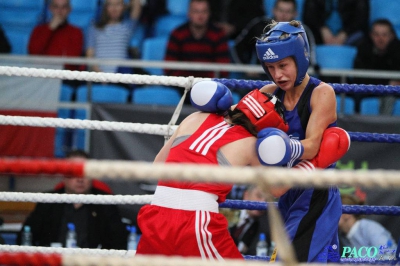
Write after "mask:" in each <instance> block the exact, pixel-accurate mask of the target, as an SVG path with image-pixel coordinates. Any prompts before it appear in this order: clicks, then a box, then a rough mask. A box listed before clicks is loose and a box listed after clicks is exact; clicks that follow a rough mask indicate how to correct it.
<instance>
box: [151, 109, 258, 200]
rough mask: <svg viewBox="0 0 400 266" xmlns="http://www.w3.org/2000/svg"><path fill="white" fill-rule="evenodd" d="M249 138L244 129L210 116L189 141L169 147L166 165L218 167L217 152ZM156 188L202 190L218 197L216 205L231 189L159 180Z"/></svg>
mask: <svg viewBox="0 0 400 266" xmlns="http://www.w3.org/2000/svg"><path fill="white" fill-rule="evenodd" d="M252 136H253V135H252V134H250V132H248V131H247V130H246V129H245V128H244V127H242V126H238V125H236V126H232V125H229V124H228V123H226V122H225V120H224V118H223V117H222V116H220V115H216V114H210V115H209V116H208V117H207V118H206V120H205V121H204V122H203V124H201V126H200V127H199V128H198V129H197V130H196V131H195V132H194V133H193V134H192V135H191V136H190V137H189V138H187V139H186V140H184V141H183V142H182V143H180V144H178V145H176V146H175V147H172V148H171V150H170V152H169V155H168V158H167V160H166V162H167V163H198V164H218V159H217V152H218V150H219V149H220V148H221V147H222V146H224V145H226V144H228V143H231V142H233V141H236V140H239V139H243V138H248V137H252ZM158 185H160V186H168V187H174V188H182V189H194V190H201V191H205V192H208V193H212V194H215V195H217V196H218V202H223V201H225V198H226V196H227V195H228V193H229V192H230V190H231V189H232V185H230V184H227V183H224V184H219V183H195V182H178V181H159V183H158Z"/></svg>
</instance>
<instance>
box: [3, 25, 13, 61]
mask: <svg viewBox="0 0 400 266" xmlns="http://www.w3.org/2000/svg"><path fill="white" fill-rule="evenodd" d="M0 53H2V54H8V53H11V45H10V42H9V41H8V39H7V36H6V35H5V33H4V30H3V28H2V27H1V26H0Z"/></svg>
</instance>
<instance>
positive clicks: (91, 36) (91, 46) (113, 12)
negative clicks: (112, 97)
mask: <svg viewBox="0 0 400 266" xmlns="http://www.w3.org/2000/svg"><path fill="white" fill-rule="evenodd" d="M140 2H141V1H140V0H130V2H129V3H130V5H129V7H125V4H124V0H106V1H105V2H104V5H103V10H102V13H101V15H100V19H99V21H98V22H97V23H95V24H94V25H92V26H91V27H90V28H89V32H88V38H87V45H86V56H87V57H89V58H93V57H94V58H100V59H111V58H112V59H127V58H129V53H128V52H129V41H130V40H131V36H132V34H134V30H135V27H136V25H137V23H138V19H139V16H140V13H141V9H142V6H141V3H140ZM126 9H130V12H129V16H128V17H127V18H125V10H126ZM91 70H92V71H96V72H110V73H116V72H120V73H131V72H132V69H131V68H126V67H117V66H109V65H95V66H92V67H91Z"/></svg>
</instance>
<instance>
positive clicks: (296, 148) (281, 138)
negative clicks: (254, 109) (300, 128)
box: [256, 127, 304, 167]
mask: <svg viewBox="0 0 400 266" xmlns="http://www.w3.org/2000/svg"><path fill="white" fill-rule="evenodd" d="M256 149H257V155H258V159H259V161H260V163H261V164H263V165H268V166H276V165H285V164H287V166H288V167H292V165H293V163H294V162H295V161H296V160H297V159H299V158H300V157H301V156H302V155H303V153H304V147H303V145H302V144H301V142H300V141H298V140H294V139H291V138H289V136H288V135H287V134H286V133H285V132H283V131H282V130H280V129H277V128H272V127H269V128H264V129H262V130H260V132H258V134H257V143H256Z"/></svg>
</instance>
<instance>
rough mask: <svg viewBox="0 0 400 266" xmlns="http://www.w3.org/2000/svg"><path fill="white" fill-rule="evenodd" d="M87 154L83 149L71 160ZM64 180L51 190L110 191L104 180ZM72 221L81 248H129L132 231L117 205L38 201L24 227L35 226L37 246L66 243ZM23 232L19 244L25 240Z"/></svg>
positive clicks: (75, 153)
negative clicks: (68, 227)
mask: <svg viewBox="0 0 400 266" xmlns="http://www.w3.org/2000/svg"><path fill="white" fill-rule="evenodd" d="M86 156H87V155H86V154H85V153H83V152H79V151H78V152H75V151H73V152H71V153H70V154H68V157H69V158H70V159H71V160H85V157H86ZM63 183H64V184H63V186H57V187H56V189H55V190H52V191H50V193H60V194H94V195H104V194H108V192H109V190H108V189H107V188H108V187H107V186H105V185H104V183H102V182H99V181H96V183H97V184H96V185H95V182H93V183H92V180H89V179H84V178H65V179H64V181H63ZM99 184H100V186H99ZM104 188H105V189H106V190H104ZM71 222H72V223H74V224H75V227H76V232H77V245H78V246H79V247H81V248H99V247H101V248H103V249H126V245H127V236H128V231H127V230H126V228H125V225H124V224H123V223H122V221H121V216H120V214H119V211H118V208H117V206H115V205H104V204H82V203H74V204H69V203H61V204H60V203H38V204H37V205H36V207H35V209H34V210H33V212H32V213H31V214H30V215H29V216H28V218H27V219H26V221H25V223H24V226H25V225H29V226H30V227H31V232H32V243H33V245H34V246H51V245H52V244H53V243H60V244H61V245H62V246H65V237H66V233H67V224H68V223H71ZM21 233H22V231H21V232H20V233H19V235H18V239H17V243H21Z"/></svg>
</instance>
